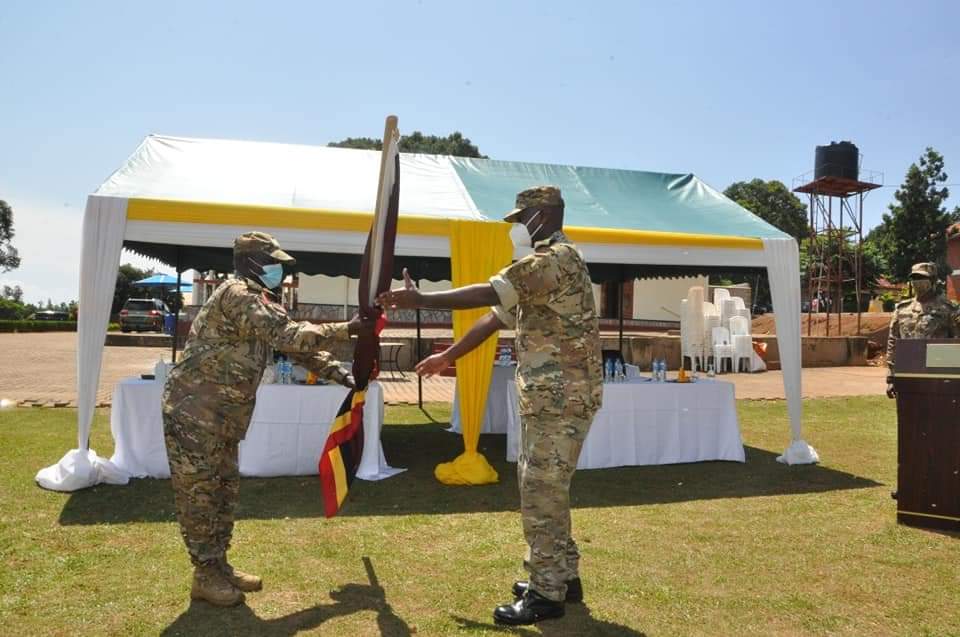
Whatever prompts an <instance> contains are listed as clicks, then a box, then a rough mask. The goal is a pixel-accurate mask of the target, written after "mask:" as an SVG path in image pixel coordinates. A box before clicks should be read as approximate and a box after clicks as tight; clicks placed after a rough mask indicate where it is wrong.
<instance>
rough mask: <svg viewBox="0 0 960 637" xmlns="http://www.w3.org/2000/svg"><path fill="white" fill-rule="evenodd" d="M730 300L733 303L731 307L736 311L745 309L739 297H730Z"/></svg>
mask: <svg viewBox="0 0 960 637" xmlns="http://www.w3.org/2000/svg"><path fill="white" fill-rule="evenodd" d="M730 300H731V301H733V307H734V308H736V309H738V310H744V309H746V307H747V306H746V304H745V303H744V302H743V299H741V298H740V297H739V296H731V297H730Z"/></svg>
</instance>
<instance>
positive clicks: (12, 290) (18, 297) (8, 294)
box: [2, 285, 23, 303]
mask: <svg viewBox="0 0 960 637" xmlns="http://www.w3.org/2000/svg"><path fill="white" fill-rule="evenodd" d="M2 297H3V298H4V299H9V300H11V301H16V302H17V303H23V288H21V287H20V286H19V285H14V286H9V285H4V286H3V295H2Z"/></svg>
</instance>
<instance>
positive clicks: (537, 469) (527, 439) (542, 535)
mask: <svg viewBox="0 0 960 637" xmlns="http://www.w3.org/2000/svg"><path fill="white" fill-rule="evenodd" d="M592 422H593V418H592V417H589V418H584V417H583V415H582V414H581V415H579V416H571V415H552V414H547V413H540V414H532V415H523V416H521V419H520V450H519V454H518V458H517V478H518V482H519V484H520V514H521V516H522V517H523V535H524V538H525V539H526V541H527V558H526V560H524V566H525V567H526V569H527V571H529V573H530V588H531V589H532V590H534V591H536V592H537V593H539V594H541V595H543V596H544V597H546V598H548V599H552V600H556V601H559V600H562V599H563V598H564V596H565V595H566V592H567V584H566V582H567V580H570V579H573V578H575V577H579V576H580V575H579V567H580V552H579V550H578V549H577V543H576V542H575V541H574V540H573V537H572V536H571V532H570V480H571V479H572V478H573V472H574V471H576V468H577V460H578V459H579V457H580V449H581V448H582V447H583V441H584V439H586V437H587V432H588V431H589V429H590V425H591V423H592Z"/></svg>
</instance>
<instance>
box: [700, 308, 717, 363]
mask: <svg viewBox="0 0 960 637" xmlns="http://www.w3.org/2000/svg"><path fill="white" fill-rule="evenodd" d="M715 327H720V316H719V315H717V314H708V315H706V316H704V317H703V337H702V338H703V362H704V366H706V362H707V361H709V360H710V359H711V358H713V328H715ZM713 366H714V367H716V366H717V362H716V361H714V362H713Z"/></svg>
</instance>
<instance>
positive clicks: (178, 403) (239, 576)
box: [163, 232, 372, 606]
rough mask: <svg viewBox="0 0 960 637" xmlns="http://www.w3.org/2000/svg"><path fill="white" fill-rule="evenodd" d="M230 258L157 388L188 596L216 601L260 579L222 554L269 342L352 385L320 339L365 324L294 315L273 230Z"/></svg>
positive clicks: (236, 595)
mask: <svg viewBox="0 0 960 637" xmlns="http://www.w3.org/2000/svg"><path fill="white" fill-rule="evenodd" d="M233 259H234V269H235V271H236V278H235V279H232V280H229V281H227V282H225V283H223V284H221V285H220V286H219V287H218V288H217V289H216V291H215V292H214V293H213V295H211V296H210V298H209V299H207V301H206V302H205V303H204V304H203V307H202V308H201V310H200V313H199V314H198V315H197V318H196V319H195V320H194V321H193V326H192V327H191V329H190V335H189V337H188V338H187V345H186V347H185V349H184V351H183V358H182V359H181V360H180V362H179V363H177V365H176V366H175V367H174V368H173V370H172V371H171V372H170V375H169V377H168V379H167V383H166V386H165V388H164V393H163V429H164V439H165V441H166V446H167V456H168V458H169V461H170V478H171V483H172V486H173V493H174V501H175V504H176V511H177V520H178V521H179V522H180V530H181V533H182V534H183V539H184V542H185V543H186V545H187V550H188V552H189V553H190V560H191V562H193V565H194V567H195V569H194V576H193V586H192V588H191V592H190V596H191V598H192V599H202V600H206V601H207V602H210V603H211V604H215V605H217V606H233V605H235V604H239V603H241V602H242V601H243V599H244V596H243V592H244V591H246V592H251V591H257V590H260V589H261V588H262V582H261V580H260V578H259V577H257V576H255V575H249V574H247V573H243V572H241V571H238V570H236V569H234V568H233V567H232V566H230V564H229V563H228V562H227V555H226V554H227V549H228V548H229V546H230V538H231V536H232V534H233V520H234V509H235V507H236V503H237V498H238V495H239V491H240V472H239V468H238V447H237V446H238V444H239V442H240V441H241V440H242V439H243V438H244V436H245V435H246V431H247V427H248V426H249V425H250V418H251V416H252V415H253V408H254V403H255V401H256V395H257V387H258V386H259V385H260V378H261V376H262V375H263V370H264V368H265V367H266V365H267V363H268V362H269V361H270V360H272V355H273V351H274V350H275V349H277V350H281V351H283V352H288V353H289V354H291V355H292V358H293V359H294V360H297V361H298V362H299V363H301V364H302V365H304V366H305V367H307V369H308V370H310V371H312V372H314V373H315V374H317V376H319V377H321V378H327V379H331V380H334V381H336V382H339V383H341V384H344V385H347V386H352V379H351V377H350V375H349V372H347V371H346V370H345V369H343V368H342V367H341V365H340V363H339V362H337V361H336V360H334V359H333V357H332V356H331V355H330V354H328V353H327V352H324V351H322V348H323V347H324V345H325V344H327V343H329V342H330V341H332V340H336V339H349V337H350V335H351V334H356V333H357V332H358V331H360V329H372V325H366V324H362V323H361V321H360V319H359V318H356V317H355V318H354V319H353V320H351V321H350V322H349V323H337V324H328V325H314V324H312V323H307V322H302V323H298V322H295V321H292V320H291V319H290V318H289V317H288V316H287V312H286V310H285V309H284V308H283V306H282V305H280V304H279V303H278V300H279V296H278V294H277V291H278V290H279V289H280V285H281V283H282V281H283V277H284V271H283V268H284V265H287V266H291V265H293V264H294V263H295V261H294V259H293V258H292V257H291V256H290V255H289V254H287V253H286V252H284V251H283V250H281V249H280V245H279V244H278V243H277V241H276V240H275V239H274V238H273V237H271V236H270V235H268V234H265V233H262V232H250V233H247V234H244V235H241V236H240V237H238V238H237V240H236V242H235V243H234V250H233Z"/></svg>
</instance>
